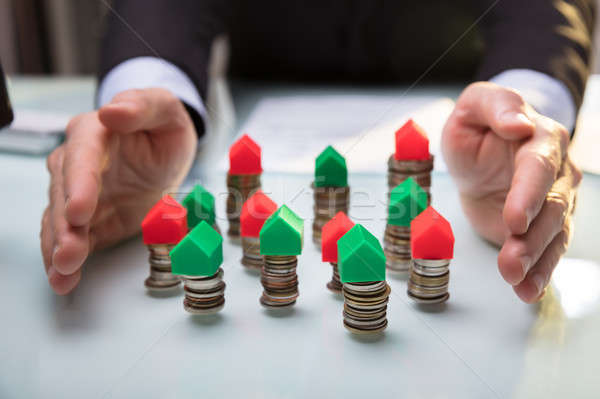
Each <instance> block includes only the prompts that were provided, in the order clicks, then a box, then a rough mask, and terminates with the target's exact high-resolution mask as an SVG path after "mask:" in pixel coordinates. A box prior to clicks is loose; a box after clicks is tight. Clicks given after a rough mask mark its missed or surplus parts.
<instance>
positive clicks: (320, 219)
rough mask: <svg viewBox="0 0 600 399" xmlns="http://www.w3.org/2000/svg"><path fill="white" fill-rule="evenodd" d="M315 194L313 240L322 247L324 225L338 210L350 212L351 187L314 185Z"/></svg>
mask: <svg viewBox="0 0 600 399" xmlns="http://www.w3.org/2000/svg"><path fill="white" fill-rule="evenodd" d="M312 188H313V189H314V196H315V205H314V211H315V219H314V221H313V242H314V243H315V244H317V245H318V246H319V248H320V247H321V232H322V230H323V226H324V225H325V223H327V222H328V221H329V220H331V218H333V217H334V216H335V215H336V214H337V213H338V212H344V213H346V214H347V213H348V206H349V203H350V187H348V186H345V187H316V186H315V185H314V184H313V185H312Z"/></svg>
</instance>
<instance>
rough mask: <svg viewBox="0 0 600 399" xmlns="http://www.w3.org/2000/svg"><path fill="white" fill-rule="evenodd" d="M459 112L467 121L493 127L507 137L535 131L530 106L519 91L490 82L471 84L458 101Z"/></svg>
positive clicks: (496, 132) (515, 136)
mask: <svg viewBox="0 0 600 399" xmlns="http://www.w3.org/2000/svg"><path fill="white" fill-rule="evenodd" d="M455 110H456V111H457V112H456V115H455V116H457V117H458V118H459V119H460V121H461V123H463V124H465V125H472V126H478V127H481V128H490V129H491V130H492V131H493V132H494V133H495V134H497V135H499V136H500V137H502V138H503V139H506V140H522V139H524V138H527V137H530V136H531V135H533V132H534V129H535V124H534V123H533V122H532V121H531V119H530V118H529V117H528V113H529V112H530V109H529V108H528V106H527V104H526V103H525V101H524V100H523V98H522V97H521V96H520V95H519V94H518V93H517V92H515V91H513V90H510V89H507V88H504V87H502V86H499V85H497V84H494V83H490V82H478V83H473V84H471V85H470V86H468V87H467V88H466V89H465V90H464V92H463V93H462V94H461V96H460V97H459V99H458V100H457V102H456V108H455Z"/></svg>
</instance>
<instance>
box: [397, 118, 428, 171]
mask: <svg viewBox="0 0 600 399" xmlns="http://www.w3.org/2000/svg"><path fill="white" fill-rule="evenodd" d="M430 157H431V154H429V139H428V138H427V134H426V133H425V131H424V130H423V128H421V126H419V125H417V124H416V123H415V122H414V121H413V120H412V119H409V120H408V122H406V123H405V124H404V125H402V127H401V128H400V129H398V130H397V131H396V152H395V153H394V158H396V160H398V161H417V160H426V159H429V158H430Z"/></svg>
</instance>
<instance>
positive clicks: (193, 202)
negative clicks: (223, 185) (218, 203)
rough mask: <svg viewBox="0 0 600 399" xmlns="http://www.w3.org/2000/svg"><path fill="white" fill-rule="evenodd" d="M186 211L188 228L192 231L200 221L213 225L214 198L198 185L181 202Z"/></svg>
mask: <svg viewBox="0 0 600 399" xmlns="http://www.w3.org/2000/svg"><path fill="white" fill-rule="evenodd" d="M183 205H184V206H185V207H186V209H187V222H188V228H189V229H193V228H194V227H196V226H197V225H198V223H200V222H201V221H203V220H204V221H206V223H208V224H209V225H211V226H212V225H214V224H215V197H214V196H213V195H212V194H211V193H210V192H208V191H207V190H206V189H205V188H204V187H202V186H201V185H199V184H196V185H195V186H194V189H193V190H192V192H191V193H189V194H188V195H187V196H186V197H185V199H184V200H183Z"/></svg>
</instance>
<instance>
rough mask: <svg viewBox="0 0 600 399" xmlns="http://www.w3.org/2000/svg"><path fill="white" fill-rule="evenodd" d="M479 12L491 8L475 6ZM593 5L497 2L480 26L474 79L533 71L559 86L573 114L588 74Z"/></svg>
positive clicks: (582, 1) (578, 0)
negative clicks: (481, 52) (480, 50)
mask: <svg viewBox="0 0 600 399" xmlns="http://www.w3.org/2000/svg"><path fill="white" fill-rule="evenodd" d="M477 3H478V8H479V9H478V11H479V12H480V15H481V13H483V12H484V11H485V10H486V9H488V7H490V6H491V5H492V3H493V1H491V0H485V1H479V2H477ZM595 13H596V6H595V0H526V1H523V0H500V1H499V2H497V3H496V5H495V6H492V8H491V9H489V12H488V13H487V14H486V15H485V17H483V18H482V20H481V22H480V26H481V30H482V33H483V37H484V41H485V46H486V52H485V53H486V55H485V57H484V59H483V62H482V65H481V67H480V69H479V73H478V79H479V80H488V79H490V78H491V77H493V76H495V75H497V74H499V73H501V72H503V71H505V70H508V69H521V68H523V69H532V70H535V71H539V72H542V73H545V74H548V75H550V76H552V77H555V78H557V79H558V80H560V81H562V82H563V83H564V84H565V85H566V87H567V88H568V89H569V91H570V93H571V95H572V96H573V100H574V102H575V106H576V108H577V110H579V107H580V106H581V102H582V100H583V92H584V89H585V84H586V81H587V78H588V75H589V73H590V53H591V50H592V37H593V27H594V22H595Z"/></svg>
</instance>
